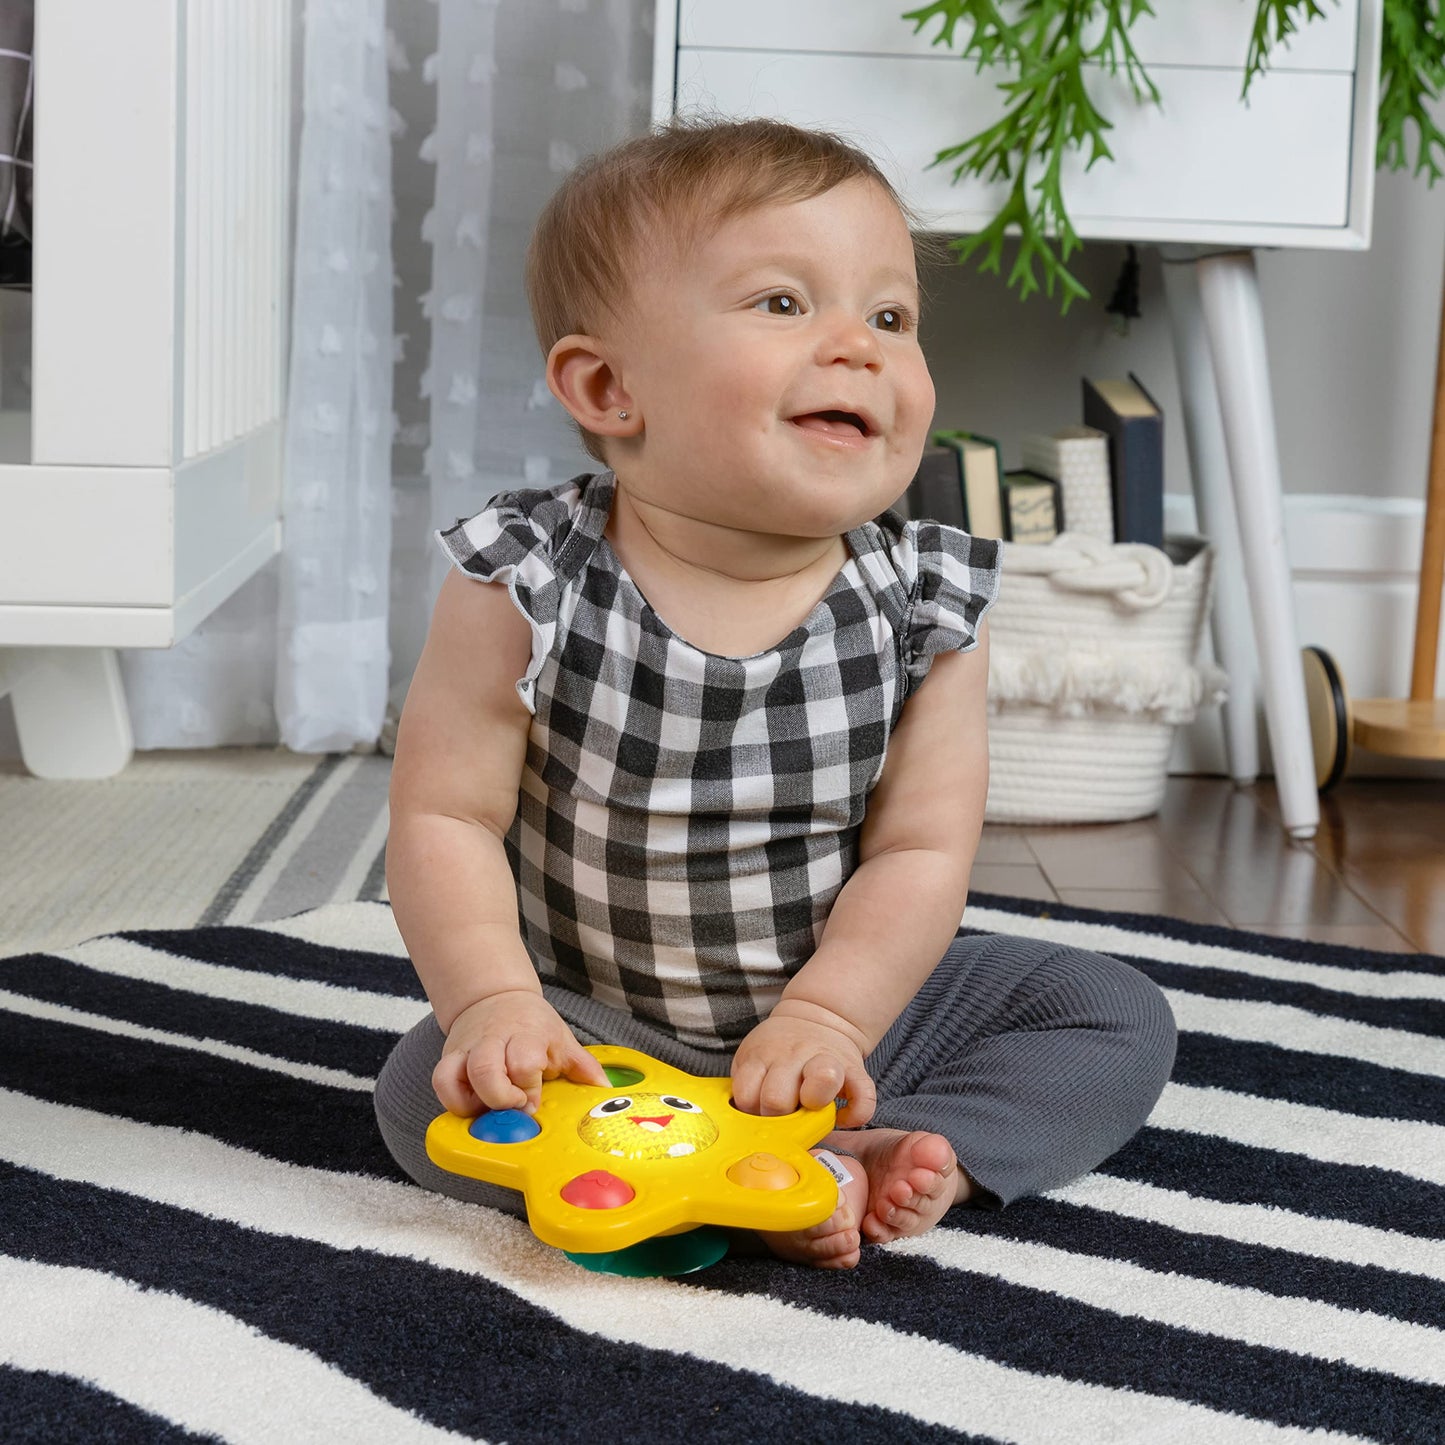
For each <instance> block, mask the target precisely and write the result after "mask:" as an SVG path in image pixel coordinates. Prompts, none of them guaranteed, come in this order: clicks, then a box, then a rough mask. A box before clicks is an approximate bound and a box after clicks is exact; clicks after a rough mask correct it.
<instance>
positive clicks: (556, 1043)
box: [431, 988, 607, 1115]
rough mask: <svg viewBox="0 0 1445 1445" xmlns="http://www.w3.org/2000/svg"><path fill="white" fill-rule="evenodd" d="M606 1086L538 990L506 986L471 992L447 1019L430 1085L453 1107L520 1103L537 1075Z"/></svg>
mask: <svg viewBox="0 0 1445 1445" xmlns="http://www.w3.org/2000/svg"><path fill="white" fill-rule="evenodd" d="M559 1077H560V1078H568V1079H571V1080H573V1082H574V1083H578V1084H599V1085H601V1086H602V1087H603V1088H606V1087H607V1075H606V1074H605V1073H604V1072H603V1071H602V1065H601V1064H599V1063H598V1062H597V1060H596V1059H595V1058H594V1057H593V1056H592V1055H591V1054H589V1053H588V1052H587V1050H586V1049H584V1048H583V1047H582V1045H581V1044H579V1043H578V1042H577V1040H576V1038H575V1037H574V1036H573V1033H572V1030H571V1029H569V1028H568V1027H567V1025H566V1023H564V1022H563V1020H562V1016H561V1015H560V1014H559V1013H558V1012H557V1010H556V1009H554V1008H553V1007H552V1005H551V1004H549V1003H548V1002H547V1000H546V999H545V998H543V997H542V995H541V994H539V993H534V992H533V991H532V990H531V989H520V988H519V989H511V990H509V991H508V992H505V993H495V994H492V995H490V996H489V997H487V998H484V999H479V1000H478V1001H477V1002H476V1003H474V1004H472V1005H471V1006H470V1007H469V1008H465V1009H463V1010H462V1012H461V1013H459V1014H458V1015H457V1016H456V1018H455V1019H454V1020H453V1021H452V1026H451V1030H450V1032H449V1033H448V1034H447V1042H446V1047H445V1048H444V1049H443V1050H442V1056H441V1060H440V1062H439V1063H438V1064H437V1066H436V1068H435V1069H434V1070H433V1071H432V1076H431V1082H432V1088H433V1089H435V1090H436V1096H437V1098H438V1099H440V1100H441V1102H442V1105H443V1107H444V1108H447V1109H450V1110H451V1111H452V1113H453V1114H462V1115H467V1114H478V1113H480V1112H481V1111H482V1110H483V1109H525V1110H526V1111H527V1112H528V1113H529V1114H530V1113H532V1112H533V1111H534V1110H535V1109H536V1107H537V1104H538V1101H539V1100H540V1099H541V1097H542V1081H543V1079H556V1078H559Z"/></svg>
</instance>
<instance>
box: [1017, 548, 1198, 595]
mask: <svg viewBox="0 0 1445 1445" xmlns="http://www.w3.org/2000/svg"><path fill="white" fill-rule="evenodd" d="M1008 571H1010V572H1026V573H1028V574H1030V575H1031V576H1034V577H1047V578H1048V579H1049V581H1050V583H1052V585H1053V586H1055V587H1058V588H1061V589H1062V590H1064V591H1066V592H1089V593H1095V594H1098V593H1106V594H1111V595H1112V596H1113V598H1114V600H1115V601H1116V602H1118V603H1119V605H1120V606H1122V607H1126V608H1128V609H1129V611H1131V612H1145V611H1147V610H1148V609H1149V608H1151V607H1158V606H1159V604H1160V603H1161V602H1163V601H1164V599H1165V598H1166V597H1168V595H1169V589H1170V587H1171V586H1172V584H1173V580H1174V564H1173V563H1172V562H1171V561H1170V560H1169V558H1168V557H1166V556H1165V555H1164V553H1163V552H1161V551H1160V550H1159V549H1158V548H1157V547H1148V546H1145V545H1144V544H1143V543H1141V542H1102V541H1100V540H1099V539H1098V538H1097V537H1090V536H1086V535H1085V534H1084V533H1082V532H1061V533H1060V534H1059V535H1058V536H1057V537H1055V538H1054V539H1053V541H1052V542H1049V543H1048V544H1047V545H1044V546H1028V547H1024V546H1019V547H1012V548H1010V549H1009V556H1008Z"/></svg>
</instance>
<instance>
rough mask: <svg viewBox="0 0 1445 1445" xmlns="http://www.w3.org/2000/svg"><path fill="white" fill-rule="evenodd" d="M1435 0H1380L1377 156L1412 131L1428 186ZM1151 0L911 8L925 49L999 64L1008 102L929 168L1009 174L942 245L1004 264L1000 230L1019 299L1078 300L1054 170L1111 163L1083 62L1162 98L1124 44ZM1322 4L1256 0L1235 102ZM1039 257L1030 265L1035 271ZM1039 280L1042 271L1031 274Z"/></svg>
mask: <svg viewBox="0 0 1445 1445" xmlns="http://www.w3.org/2000/svg"><path fill="white" fill-rule="evenodd" d="M1437 3H1438V0H1385V4H1384V33H1383V45H1382V53H1381V59H1380V125H1379V145H1378V150H1377V160H1378V163H1379V164H1380V165H1382V166H1387V167H1389V168H1390V169H1392V170H1399V169H1402V168H1403V167H1405V166H1406V165H1408V164H1409V158H1408V149H1409V143H1408V130H1409V128H1411V127H1413V129H1414V133H1415V143H1416V160H1415V167H1414V169H1415V174H1417V175H1418V174H1420V173H1421V172H1422V171H1423V172H1427V173H1428V175H1429V180H1430V184H1432V185H1433V184H1434V182H1435V180H1436V178H1437V177H1438V176H1440V175H1442V174H1445V171H1442V169H1441V167H1440V165H1439V164H1437V161H1436V151H1437V149H1438V150H1439V151H1440V152H1441V154H1442V156H1445V134H1442V133H1441V132H1440V130H1439V129H1437V127H1436V125H1435V123H1434V120H1433V118H1432V117H1431V115H1430V112H1429V109H1428V102H1430V101H1433V100H1435V99H1436V98H1437V97H1438V95H1439V94H1440V92H1441V90H1442V88H1445V16H1442V15H1441V14H1440V13H1438V12H1437V9H1436V4H1437ZM1153 13H1154V12H1153V9H1152V8H1151V6H1150V4H1149V3H1148V0H1002V3H996V0H931V3H929V4H925V5H922V6H920V7H919V8H918V9H916V10H910V11H908V12H907V13H906V14H905V15H904V16H903V19H904V20H910V21H912V22H913V28H914V32H915V33H917V32H919V31H921V30H922V29H923V28H924V27H925V26H926V25H929V24H930V23H932V22H934V21H937V22H938V26H939V28H938V33H937V34H936V35H935V36H934V38H933V44H934V45H944V46H947V47H949V48H951V49H956V50H957V51H958V52H959V54H960V56H961V57H962V58H963V59H966V60H972V61H973V62H974V65H975V69H976V70H977V71H979V72H982V71H983V70H985V69H992V70H998V71H1000V72H1002V73H1004V76H1005V78H1004V79H1002V80H1000V82H999V89H1000V90H1001V91H1002V92H1003V95H1004V99H1005V109H1004V114H1003V116H1002V117H1001V118H1000V119H999V120H998V121H996V122H995V123H994V124H993V125H991V126H989V127H988V128H987V129H985V130H982V131H980V132H979V133H978V134H977V135H974V136H970V137H969V138H968V139H967V140H964V141H960V142H959V143H958V144H957V145H953V146H949V147H947V148H946V149H944V150H941V151H940V152H939V153H938V156H937V158H936V159H935V161H934V164H935V165H948V164H952V166H953V177H954V180H955V181H958V180H961V179H963V178H964V177H965V176H976V177H978V178H980V179H982V180H985V181H1006V182H1008V192H1007V195H1006V197H1005V200H1004V202H1003V204H1002V206H1001V207H1000V208H999V210H998V212H997V214H996V215H995V216H994V217H993V219H992V220H990V221H989V223H988V224H987V225H986V226H985V227H984V228H983V229H982V230H980V231H977V232H975V233H974V234H973V235H970V236H962V237H960V238H958V239H957V240H956V241H954V242H953V243H952V245H953V249H954V251H955V253H956V255H957V259H958V260H959V261H960V262H963V261H966V260H968V258H969V257H970V256H973V255H976V254H979V253H982V260H981V262H980V265H979V269H980V270H982V271H994V272H1000V273H1001V265H1002V260H1003V250H1004V239H1005V237H1006V236H1007V235H1008V234H1009V233H1010V232H1011V231H1016V232H1017V236H1018V250H1017V253H1016V254H1015V257H1014V261H1013V265H1012V267H1011V268H1010V271H1009V275H1008V284H1009V285H1010V286H1017V287H1018V291H1019V296H1020V298H1024V297H1027V296H1029V295H1031V294H1032V293H1033V292H1035V291H1037V290H1039V289H1040V287H1041V286H1042V289H1043V291H1044V292H1045V293H1046V294H1047V295H1049V296H1053V295H1054V294H1055V291H1056V290H1057V291H1058V293H1059V298H1060V304H1061V306H1062V308H1063V310H1065V311H1067V310H1068V309H1069V305H1070V303H1071V302H1073V301H1075V300H1077V299H1079V298H1082V297H1086V296H1087V295H1088V294H1089V293H1088V291H1087V289H1086V288H1085V287H1084V285H1083V284H1082V283H1081V282H1080V281H1079V280H1078V278H1077V277H1076V276H1074V275H1073V274H1072V273H1071V272H1070V271H1069V269H1068V261H1069V257H1070V256H1072V255H1073V253H1074V252H1075V251H1077V250H1078V249H1079V248H1080V246H1081V245H1082V242H1081V241H1080V240H1079V237H1078V235H1077V234H1076V232H1075V231H1074V228H1073V225H1072V223H1071V222H1070V220H1069V214H1068V208H1067V205H1066V203H1065V198H1064V192H1063V184H1062V171H1063V164H1064V160H1065V158H1066V157H1067V156H1068V155H1069V153H1070V152H1071V151H1078V152H1081V153H1084V154H1086V155H1087V159H1086V161H1085V168H1086V169H1087V168H1089V167H1092V166H1094V165H1096V164H1097V163H1098V162H1099V161H1109V160H1112V159H1113V153H1112V152H1111V151H1110V149H1109V145H1108V142H1107V140H1106V139H1105V135H1106V133H1107V132H1108V131H1110V130H1112V129H1113V125H1112V123H1111V122H1110V121H1109V120H1108V118H1107V117H1106V116H1104V115H1103V114H1101V113H1100V111H1099V110H1098V108H1097V107H1096V106H1095V105H1094V104H1093V102H1092V101H1091V100H1090V99H1089V96H1088V93H1087V91H1086V90H1085V88H1084V67H1085V66H1086V65H1094V66H1101V67H1102V68H1103V69H1104V70H1106V71H1108V73H1109V74H1110V75H1114V76H1118V75H1120V74H1122V75H1123V76H1124V78H1125V79H1126V80H1127V81H1128V84H1129V87H1130V90H1131V91H1132V92H1133V95H1134V98H1135V100H1137V101H1138V102H1140V103H1141V104H1144V103H1152V104H1155V105H1157V104H1158V103H1159V91H1158V88H1157V87H1156V86H1155V84H1154V82H1153V80H1151V79H1150V77H1149V74H1148V72H1147V71H1146V70H1145V68H1144V64H1143V62H1142V61H1141V60H1140V59H1139V56H1138V54H1137V52H1136V51H1135V49H1134V46H1133V44H1132V42H1131V40H1130V31H1131V28H1132V26H1133V25H1134V22H1135V21H1136V20H1137V19H1138V18H1139V17H1140V16H1141V15H1152V14H1153ZM1324 14H1325V11H1324V9H1323V8H1322V7H1321V5H1320V4H1318V3H1317V0H1256V10H1255V16H1254V24H1253V28H1252V31H1251V36H1250V44H1249V51H1248V55H1247V57H1246V60H1245V66H1244V77H1243V88H1242V90H1241V99H1244V98H1246V97H1247V96H1248V94H1249V87H1250V85H1251V83H1252V82H1253V81H1254V79H1255V77H1256V76H1258V75H1260V74H1261V73H1262V72H1263V71H1264V69H1265V68H1266V65H1267V63H1268V57H1269V55H1270V52H1271V51H1272V50H1273V49H1274V47H1275V46H1276V45H1279V44H1281V43H1282V42H1285V41H1287V40H1288V38H1289V37H1290V36H1291V35H1292V34H1294V33H1295V32H1296V31H1297V30H1299V29H1300V27H1301V26H1302V25H1305V24H1308V23H1309V21H1311V20H1314V19H1316V18H1318V17H1321V16H1323V15H1324ZM1036 267H1037V273H1036V269H1035V268H1036ZM1040 275H1041V276H1042V281H1041V280H1040Z"/></svg>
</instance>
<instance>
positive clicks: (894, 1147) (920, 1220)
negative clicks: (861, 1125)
mask: <svg viewBox="0 0 1445 1445" xmlns="http://www.w3.org/2000/svg"><path fill="white" fill-rule="evenodd" d="M847 1147H848V1148H850V1149H851V1150H852V1151H853V1152H854V1153H855V1154H856V1155H857V1156H858V1158H859V1160H860V1162H861V1163H862V1165H863V1167H864V1168H865V1169H866V1170H867V1171H868V1205H867V1208H866V1209H865V1210H864V1212H863V1216H862V1219H861V1221H860V1223H859V1229H860V1232H861V1233H862V1235H863V1238H864V1239H865V1240H867V1241H868V1242H869V1243H870V1244H886V1243H887V1242H888V1241H889V1240H890V1239H901V1238H902V1237H903V1236H905V1235H910V1234H922V1233H923V1232H924V1231H925V1230H929V1229H932V1228H933V1226H934V1225H935V1224H937V1223H938V1221H939V1220H940V1219H942V1218H943V1215H944V1213H945V1212H946V1211H947V1210H948V1208H949V1207H950V1206H951V1205H954V1204H958V1203H960V1202H962V1201H963V1200H965V1199H967V1198H968V1197H969V1195H970V1194H971V1193H972V1185H971V1181H970V1180H969V1177H968V1175H967V1174H966V1173H964V1171H963V1170H962V1169H960V1168H959V1167H958V1160H957V1159H955V1158H954V1154H953V1146H952V1145H951V1144H949V1142H948V1140H947V1139H945V1138H944V1137H943V1136H942V1135H941V1134H925V1133H921V1132H914V1133H907V1132H905V1131H904V1130H902V1129H863V1130H860V1131H858V1132H856V1133H850V1134H849V1135H848V1145H847Z"/></svg>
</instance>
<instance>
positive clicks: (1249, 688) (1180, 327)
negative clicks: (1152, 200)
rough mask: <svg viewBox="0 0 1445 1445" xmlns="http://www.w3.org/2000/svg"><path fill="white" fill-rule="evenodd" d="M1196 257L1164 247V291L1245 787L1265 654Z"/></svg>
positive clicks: (1230, 720)
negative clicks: (1257, 640) (1259, 647)
mask: <svg viewBox="0 0 1445 1445" xmlns="http://www.w3.org/2000/svg"><path fill="white" fill-rule="evenodd" d="M1197 260H1198V253H1197V252H1194V251H1191V252H1188V253H1185V254H1180V253H1179V252H1176V251H1174V250H1171V249H1170V248H1165V252H1164V293H1165V295H1166V296H1167V298H1168V301H1169V322H1170V327H1171V329H1172V331H1173V336H1174V357H1175V361H1176V364H1177V366H1178V369H1179V390H1180V396H1181V400H1182V402H1183V410H1184V418H1183V420H1184V436H1185V442H1186V444H1187V446H1188V448H1189V470H1190V472H1191V474H1192V475H1193V479H1194V503H1195V508H1196V510H1197V511H1198V514H1199V528H1200V531H1202V532H1203V533H1204V535H1205V536H1206V537H1208V538H1209V540H1210V542H1211V543H1212V544H1213V546H1214V554H1215V556H1214V605H1213V608H1212V611H1211V613H1210V626H1211V629H1212V631H1213V635H1214V651H1215V655H1216V656H1217V657H1218V659H1219V664H1220V666H1221V667H1223V669H1224V670H1225V672H1226V673H1228V674H1229V695H1228V696H1227V697H1226V698H1225V700H1224V745H1225V752H1226V755H1227V757H1228V760H1229V774H1230V776H1231V777H1232V778H1233V779H1234V781H1235V782H1236V783H1240V784H1244V785H1247V784H1249V783H1252V782H1254V780H1255V779H1256V778H1257V777H1258V776H1259V725H1258V722H1257V720H1256V699H1257V696H1258V689H1259V658H1258V654H1257V653H1256V651H1255V646H1254V634H1253V632H1252V630H1251V627H1252V624H1251V621H1250V616H1249V595H1248V594H1247V593H1246V592H1245V590H1244V586H1245V584H1244V560H1243V558H1242V557H1241V555H1240V547H1239V523H1238V521H1237V519H1236V518H1235V514H1234V495H1233V493H1232V492H1231V491H1230V483H1229V457H1228V456H1227V455H1226V453H1225V449H1224V428H1223V425H1222V423H1221V420H1220V415H1219V393H1218V391H1217V390H1216V388H1215V385H1214V366H1213V362H1212V361H1211V359H1210V355H1209V337H1208V335H1207V334H1206V332H1205V329H1204V315H1203V313H1202V311H1201V310H1200V304H1199V278H1198V276H1197V275H1196V273H1195V269H1194V267H1195V263H1196V261H1197Z"/></svg>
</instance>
